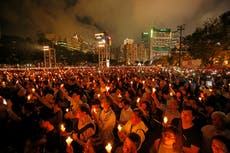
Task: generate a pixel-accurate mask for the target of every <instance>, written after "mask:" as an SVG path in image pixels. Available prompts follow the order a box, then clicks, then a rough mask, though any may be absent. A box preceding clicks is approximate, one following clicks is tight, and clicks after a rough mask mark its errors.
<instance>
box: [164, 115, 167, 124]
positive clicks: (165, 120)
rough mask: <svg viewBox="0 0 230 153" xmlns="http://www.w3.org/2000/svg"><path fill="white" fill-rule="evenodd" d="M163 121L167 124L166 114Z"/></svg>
mask: <svg viewBox="0 0 230 153" xmlns="http://www.w3.org/2000/svg"><path fill="white" fill-rule="evenodd" d="M163 122H164V124H167V123H168V118H167V116H165V117H164V118H163Z"/></svg>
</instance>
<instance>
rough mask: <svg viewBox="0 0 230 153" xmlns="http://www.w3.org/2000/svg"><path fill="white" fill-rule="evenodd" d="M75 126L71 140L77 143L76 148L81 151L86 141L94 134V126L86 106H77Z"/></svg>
mask: <svg viewBox="0 0 230 153" xmlns="http://www.w3.org/2000/svg"><path fill="white" fill-rule="evenodd" d="M76 117H77V124H76V125H75V127H74V133H73V134H72V137H73V140H74V141H75V142H77V144H76V145H75V148H76V147H77V148H78V150H79V148H81V149H83V146H84V145H85V143H86V142H87V140H88V139H89V138H90V137H91V136H93V135H94V134H95V132H96V126H95V124H94V122H93V120H92V119H91V117H90V108H89V106H88V105H87V104H81V105H79V108H78V110H77V114H76Z"/></svg>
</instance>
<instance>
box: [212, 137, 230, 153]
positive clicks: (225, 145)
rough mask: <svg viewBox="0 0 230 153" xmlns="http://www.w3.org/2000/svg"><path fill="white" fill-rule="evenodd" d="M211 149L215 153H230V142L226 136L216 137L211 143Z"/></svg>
mask: <svg viewBox="0 0 230 153" xmlns="http://www.w3.org/2000/svg"><path fill="white" fill-rule="evenodd" d="M211 149H212V152H213V153H229V152H230V140H229V139H228V138H226V137H224V136H214V137H213V138H212V141H211Z"/></svg>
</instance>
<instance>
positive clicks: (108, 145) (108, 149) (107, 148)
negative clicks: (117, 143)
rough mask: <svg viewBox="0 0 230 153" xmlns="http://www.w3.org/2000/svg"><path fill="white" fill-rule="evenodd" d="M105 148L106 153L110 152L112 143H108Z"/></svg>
mask: <svg viewBox="0 0 230 153" xmlns="http://www.w3.org/2000/svg"><path fill="white" fill-rule="evenodd" d="M105 150H106V151H107V153H111V150H112V145H111V143H108V144H107V145H106V146H105Z"/></svg>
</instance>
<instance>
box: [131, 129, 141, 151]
mask: <svg viewBox="0 0 230 153" xmlns="http://www.w3.org/2000/svg"><path fill="white" fill-rule="evenodd" d="M128 138H129V139H130V140H131V141H132V142H133V143H135V145H136V147H137V149H138V148H139V146H140V144H141V137H140V136H139V135H138V134H136V133H133V132H131V133H130V134H129V135H128Z"/></svg>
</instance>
